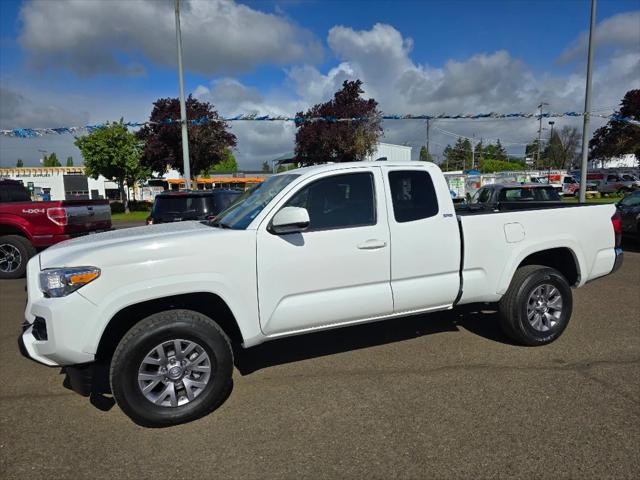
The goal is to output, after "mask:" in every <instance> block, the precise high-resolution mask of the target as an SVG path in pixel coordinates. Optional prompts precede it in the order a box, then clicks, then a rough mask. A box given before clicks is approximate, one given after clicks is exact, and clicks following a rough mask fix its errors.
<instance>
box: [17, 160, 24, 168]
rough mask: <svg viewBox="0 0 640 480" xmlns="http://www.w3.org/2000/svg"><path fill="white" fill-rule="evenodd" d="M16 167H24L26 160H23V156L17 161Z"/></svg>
mask: <svg viewBox="0 0 640 480" xmlns="http://www.w3.org/2000/svg"><path fill="white" fill-rule="evenodd" d="M16 167H18V168H22V167H24V162H23V161H22V159H21V158H19V159H18V161H17V162H16Z"/></svg>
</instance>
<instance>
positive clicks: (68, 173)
mask: <svg viewBox="0 0 640 480" xmlns="http://www.w3.org/2000/svg"><path fill="white" fill-rule="evenodd" d="M0 178H10V179H13V180H20V181H22V183H23V184H24V186H25V187H28V188H29V189H30V190H32V191H33V196H34V198H35V199H36V200H37V199H42V198H43V197H44V198H46V196H47V195H48V196H49V198H50V199H51V200H74V199H83V200H86V199H101V198H102V199H103V198H106V196H107V195H106V193H107V192H106V190H105V184H106V183H107V182H106V179H105V178H104V177H102V176H100V177H98V179H97V180H94V179H93V178H90V177H87V176H86V175H85V173H84V167H20V168H18V167H10V168H0ZM108 188H109V187H107V189H108Z"/></svg>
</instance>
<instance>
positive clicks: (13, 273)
mask: <svg viewBox="0 0 640 480" xmlns="http://www.w3.org/2000/svg"><path fill="white" fill-rule="evenodd" d="M3 245H4V246H5V247H4V248H2V246H3ZM0 248H1V249H2V251H0V262H2V263H0V279H9V278H22V277H24V275H25V273H26V271H27V262H28V261H29V259H30V258H31V257H33V256H34V255H35V254H36V249H35V248H33V245H31V243H30V242H29V240H27V239H26V238H24V237H21V236H20V235H3V236H1V237H0ZM14 249H15V250H17V251H18V252H19V257H20V258H19V259H17V258H16V255H14V254H13V253H12V252H14V251H15V250H14ZM9 255H10V257H9ZM8 258H11V263H7V262H4V261H3V260H5V259H8ZM16 260H18V263H17V266H15V261H16Z"/></svg>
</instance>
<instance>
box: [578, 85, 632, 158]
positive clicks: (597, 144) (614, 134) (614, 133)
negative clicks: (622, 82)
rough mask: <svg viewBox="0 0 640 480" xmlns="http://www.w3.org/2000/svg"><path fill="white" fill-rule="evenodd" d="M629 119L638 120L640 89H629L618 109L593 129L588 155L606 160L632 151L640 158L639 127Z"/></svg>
mask: <svg viewBox="0 0 640 480" xmlns="http://www.w3.org/2000/svg"><path fill="white" fill-rule="evenodd" d="M629 120H632V121H635V122H639V121H640V89H636V90H629V91H628V92H627V93H626V94H625V96H624V98H623V99H622V101H621V102H620V109H619V110H618V111H617V112H615V113H614V114H613V116H612V117H611V119H610V120H609V122H608V123H607V124H606V125H605V126H603V127H600V128H599V129H597V130H596V131H595V133H594V135H593V138H592V139H591V141H590V142H589V157H590V158H591V159H593V160H603V161H605V162H606V161H608V160H610V159H611V158H612V157H619V156H622V155H625V154H628V153H633V154H635V156H636V158H640V127H639V126H638V125H637V124H636V125H634V124H633V123H630V122H629Z"/></svg>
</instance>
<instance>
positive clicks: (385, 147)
mask: <svg viewBox="0 0 640 480" xmlns="http://www.w3.org/2000/svg"><path fill="white" fill-rule="evenodd" d="M366 160H386V161H390V162H393V161H409V160H411V147H409V146H404V145H393V144H389V143H379V144H377V146H376V150H375V151H374V152H373V153H372V154H371V155H369V157H368V158H367V159H366ZM272 163H273V165H274V170H275V168H276V167H277V166H279V165H283V164H284V165H289V166H290V167H291V168H292V167H294V166H296V164H297V163H298V162H297V160H296V158H295V155H294V154H293V153H291V154H289V155H283V156H282V157H280V158H278V159H275V160H273V161H272ZM268 175H269V173H263V172H259V173H257V172H252V173H248V172H247V173H241V172H236V173H229V174H224V173H223V174H216V175H215V176H214V177H208V178H204V177H202V178H201V177H199V178H198V188H199V189H210V188H214V187H223V188H241V189H246V188H248V187H250V186H251V185H254V184H256V183H259V182H261V181H262V180H264V178H265V177H266V176H268ZM2 178H9V179H12V180H20V181H22V183H23V184H24V186H25V187H27V188H28V189H29V191H30V192H31V196H32V198H33V199H34V200H89V199H91V200H96V199H105V198H107V199H112V200H116V199H119V198H120V193H119V191H118V185H117V184H116V183H115V182H112V181H110V180H107V179H106V178H104V177H103V176H99V177H98V178H97V179H93V178H91V177H88V176H87V175H86V173H85V169H84V167H82V166H78V167H0V179H2ZM180 188H184V179H183V178H181V175H180V173H179V172H178V171H176V170H169V171H167V172H166V173H165V174H164V175H163V176H162V177H161V178H152V179H149V180H147V181H146V182H145V183H144V185H140V186H136V187H135V191H134V189H129V198H136V199H137V200H153V199H154V197H155V195H156V194H157V193H159V192H162V191H164V190H168V189H171V190H177V189H180Z"/></svg>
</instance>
